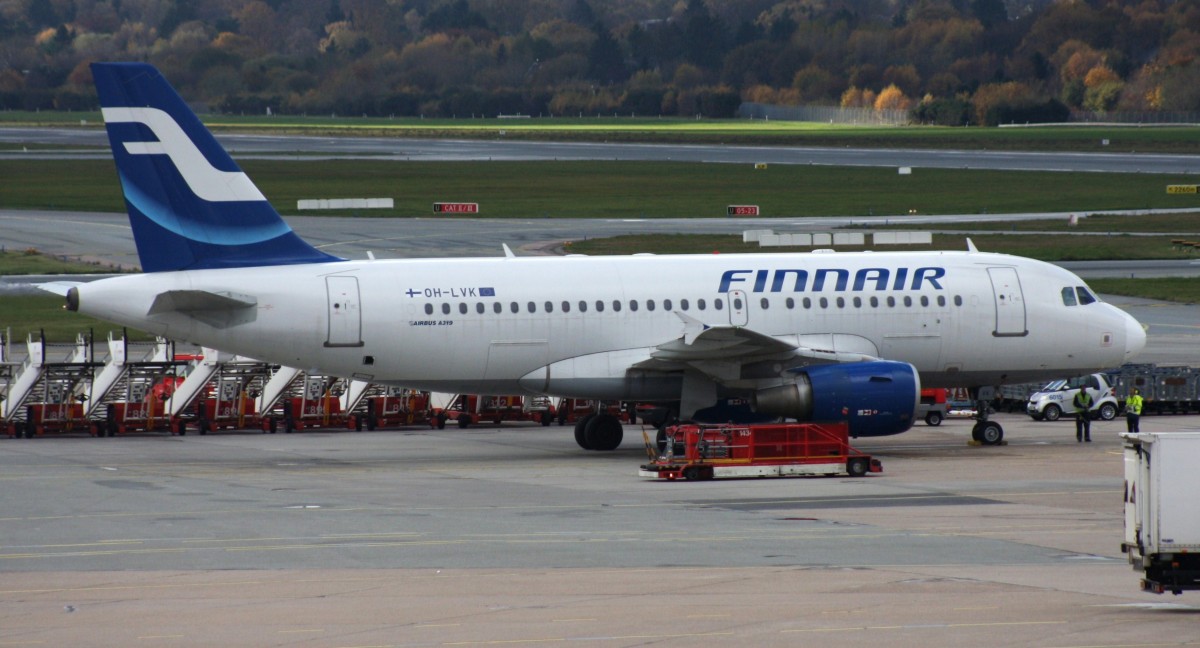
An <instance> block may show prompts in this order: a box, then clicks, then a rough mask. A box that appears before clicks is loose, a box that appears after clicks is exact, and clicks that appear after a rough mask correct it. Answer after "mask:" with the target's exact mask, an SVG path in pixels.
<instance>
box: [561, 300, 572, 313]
mask: <svg viewBox="0 0 1200 648" xmlns="http://www.w3.org/2000/svg"><path fill="white" fill-rule="evenodd" d="M562 308H563V312H564V313H570V312H571V302H569V301H565V300H564V301H563V303H562Z"/></svg>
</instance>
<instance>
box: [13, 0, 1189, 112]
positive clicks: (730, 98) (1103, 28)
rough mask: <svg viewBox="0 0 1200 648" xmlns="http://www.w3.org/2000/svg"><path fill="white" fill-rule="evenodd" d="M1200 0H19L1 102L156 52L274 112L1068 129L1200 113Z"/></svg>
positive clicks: (205, 90)
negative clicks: (879, 116) (782, 112)
mask: <svg viewBox="0 0 1200 648" xmlns="http://www.w3.org/2000/svg"><path fill="white" fill-rule="evenodd" d="M1198 55H1200V3H1196V2H1194V1H1191V0H1178V1H1176V0H1135V1H1130V0H1035V1H1034V2H1032V3H1031V2H1016V1H1015V0H784V1H778V0H741V1H739V2H716V1H712V2H706V1H705V0H675V1H672V0H207V1H205V2H194V1H193V0H8V1H6V2H0V109H10V110H11V109H23V110H42V109H58V110H87V109H94V108H95V107H96V105H97V104H96V98H95V91H94V89H93V88H92V79H91V74H90V71H89V69H88V64H89V63H90V62H92V61H99V60H137V61H148V62H150V63H153V64H154V65H156V66H157V67H158V68H159V69H160V70H162V72H163V73H164V74H165V75H166V77H167V78H168V79H169V80H170V81H171V83H172V84H174V85H175V87H176V88H177V89H179V91H180V93H181V94H182V95H183V96H184V97H185V98H186V99H188V100H189V101H192V102H195V103H198V104H204V105H206V106H207V107H208V108H209V109H211V110H216V111H221V112H230V113H247V114H266V113H268V112H270V113H292V114H310V115H323V114H335V115H370V116H389V115H394V116H416V115H422V116H426V117H450V116H456V117H467V116H493V117H494V116H496V115H500V114H522V115H532V116H538V115H563V116H575V115H596V114H605V115H609V114H622V115H637V116H654V115H682V116H694V115H703V116H707V117H731V116H734V114H735V113H736V111H737V107H738V106H739V105H740V104H741V102H743V101H754V102H760V103H768V104H782V105H813V104H815V105H840V106H848V107H849V106H853V107H869V108H875V109H903V110H909V111H911V113H910V114H911V115H912V117H913V119H914V120H915V121H919V122H924V123H938V124H951V125H961V124H995V123H1003V122H1007V121H1058V120H1062V119H1065V118H1066V116H1067V115H1069V113H1070V111H1072V110H1086V111H1091V112H1098V113H1104V112H1106V111H1113V110H1136V111H1194V110H1200V57H1198Z"/></svg>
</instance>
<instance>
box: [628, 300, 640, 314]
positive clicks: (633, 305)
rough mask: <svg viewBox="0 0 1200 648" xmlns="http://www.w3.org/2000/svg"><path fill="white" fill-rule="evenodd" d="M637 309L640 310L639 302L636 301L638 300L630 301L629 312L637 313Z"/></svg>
mask: <svg viewBox="0 0 1200 648" xmlns="http://www.w3.org/2000/svg"><path fill="white" fill-rule="evenodd" d="M637 309H638V303H637V300H636V299H631V300H629V310H631V311H635V310H637Z"/></svg>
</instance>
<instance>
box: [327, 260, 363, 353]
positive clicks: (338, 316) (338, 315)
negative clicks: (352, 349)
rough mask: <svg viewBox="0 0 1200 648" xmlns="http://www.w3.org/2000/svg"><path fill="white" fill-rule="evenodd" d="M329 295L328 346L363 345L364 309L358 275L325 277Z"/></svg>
mask: <svg viewBox="0 0 1200 648" xmlns="http://www.w3.org/2000/svg"><path fill="white" fill-rule="evenodd" d="M325 290H326V293H327V295H328V297H329V331H328V334H327V336H326V338H325V346H327V347H344V346H362V344H363V342H362V311H361V310H360V309H359V301H358V278H357V277H325Z"/></svg>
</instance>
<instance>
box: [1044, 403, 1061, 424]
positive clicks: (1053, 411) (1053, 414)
mask: <svg viewBox="0 0 1200 648" xmlns="http://www.w3.org/2000/svg"><path fill="white" fill-rule="evenodd" d="M1060 416H1062V408H1061V407H1059V406H1058V405H1047V406H1046V409H1044V410H1042V418H1044V419H1046V420H1047V421H1057V420H1058V418H1059V417H1060Z"/></svg>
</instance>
